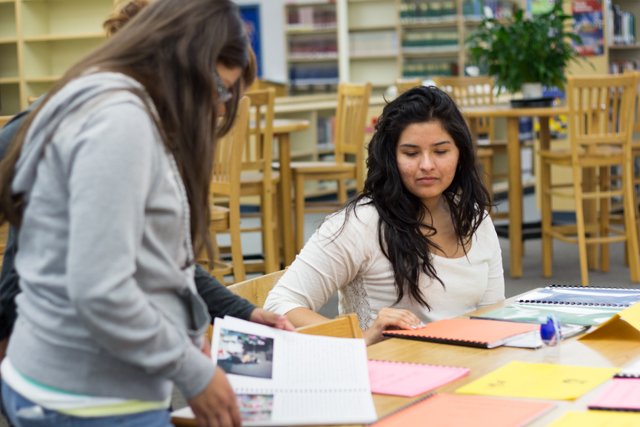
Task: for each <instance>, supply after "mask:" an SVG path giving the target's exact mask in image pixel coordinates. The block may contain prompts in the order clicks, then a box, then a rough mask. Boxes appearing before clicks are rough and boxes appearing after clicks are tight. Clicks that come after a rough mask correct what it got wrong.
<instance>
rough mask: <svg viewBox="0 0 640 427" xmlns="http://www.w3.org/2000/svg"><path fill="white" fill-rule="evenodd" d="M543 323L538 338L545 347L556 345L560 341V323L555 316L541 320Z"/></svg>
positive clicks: (550, 315)
mask: <svg viewBox="0 0 640 427" xmlns="http://www.w3.org/2000/svg"><path fill="white" fill-rule="evenodd" d="M541 320H543V323H542V324H540V338H541V339H542V342H543V343H544V345H546V346H555V345H558V342H560V339H561V338H562V337H561V335H560V323H559V322H558V319H557V318H556V316H555V315H553V314H549V315H548V316H547V317H546V319H545V318H542V319H541Z"/></svg>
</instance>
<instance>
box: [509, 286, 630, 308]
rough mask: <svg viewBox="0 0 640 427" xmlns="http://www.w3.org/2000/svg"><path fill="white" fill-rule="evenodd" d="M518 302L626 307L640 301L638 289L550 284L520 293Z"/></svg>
mask: <svg viewBox="0 0 640 427" xmlns="http://www.w3.org/2000/svg"><path fill="white" fill-rule="evenodd" d="M517 301H518V302H519V303H530V304H560V305H583V306H593V307H628V306H630V305H632V304H635V303H636V302H638V301H640V289H631V288H604V287H591V286H561V285H550V286H546V287H544V288H538V289H534V290H532V291H529V292H527V293H526V294H524V295H522V296H521V297H520V298H518V300H517Z"/></svg>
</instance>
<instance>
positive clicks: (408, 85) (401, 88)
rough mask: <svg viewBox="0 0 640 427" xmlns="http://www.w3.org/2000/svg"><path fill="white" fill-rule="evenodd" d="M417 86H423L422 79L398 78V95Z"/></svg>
mask: <svg viewBox="0 0 640 427" xmlns="http://www.w3.org/2000/svg"><path fill="white" fill-rule="evenodd" d="M417 86H422V79H419V78H415V79H396V91H397V94H398V95H400V94H401V93H404V92H406V91H408V90H409V89H413V88H414V87H417Z"/></svg>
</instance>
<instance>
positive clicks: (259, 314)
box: [249, 308, 295, 331]
mask: <svg viewBox="0 0 640 427" xmlns="http://www.w3.org/2000/svg"><path fill="white" fill-rule="evenodd" d="M249 320H251V321H252V322H255V323H261V324H263V325H267V326H273V327H274V328H277V329H283V330H285V331H293V330H295V327H294V326H293V325H292V324H291V322H290V321H289V319H287V318H286V317H285V316H280V315H279V314H275V313H273V312H271V311H267V310H264V309H262V308H256V309H254V310H253V311H252V312H251V316H250V317H249Z"/></svg>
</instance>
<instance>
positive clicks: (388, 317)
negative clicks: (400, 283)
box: [364, 307, 422, 345]
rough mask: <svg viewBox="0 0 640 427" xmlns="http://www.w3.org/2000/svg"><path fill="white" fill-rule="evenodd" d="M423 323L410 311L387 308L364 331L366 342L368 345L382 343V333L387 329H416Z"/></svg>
mask: <svg viewBox="0 0 640 427" xmlns="http://www.w3.org/2000/svg"><path fill="white" fill-rule="evenodd" d="M421 325H422V322H421V321H420V319H419V318H418V316H416V315H415V314H413V313H412V312H410V311H409V310H404V309H400V308H389V307H385V308H383V309H381V310H380V311H379V312H378V318H377V319H376V320H375V322H373V325H371V327H369V329H367V330H366V331H364V340H365V342H366V343H367V345H371V344H375V343H377V342H379V341H382V339H383V337H382V332H383V331H385V330H387V329H415V328H417V327H419V326H421Z"/></svg>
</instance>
